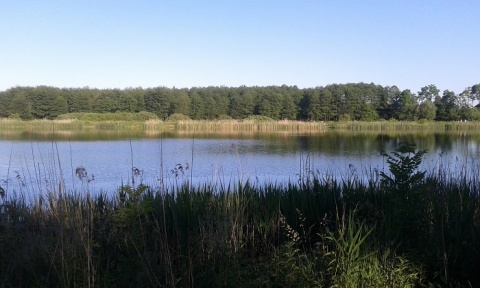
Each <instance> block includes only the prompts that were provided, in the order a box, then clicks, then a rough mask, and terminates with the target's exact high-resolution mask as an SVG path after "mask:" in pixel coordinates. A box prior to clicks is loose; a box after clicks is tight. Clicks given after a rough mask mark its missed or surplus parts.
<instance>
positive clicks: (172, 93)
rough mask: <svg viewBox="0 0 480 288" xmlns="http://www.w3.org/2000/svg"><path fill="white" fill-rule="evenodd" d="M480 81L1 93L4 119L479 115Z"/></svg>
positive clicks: (444, 118) (28, 89) (369, 118)
mask: <svg viewBox="0 0 480 288" xmlns="http://www.w3.org/2000/svg"><path fill="white" fill-rule="evenodd" d="M477 86H478V85H474V86H472V87H471V88H470V87H469V88H466V89H465V90H464V92H462V93H461V94H459V95H456V94H455V93H453V92H451V91H448V90H445V91H444V93H443V96H440V95H439V93H438V92H439V91H438V89H437V88H436V87H435V86H434V85H430V86H425V87H423V88H422V90H421V91H420V92H418V93H419V94H418V96H417V95H415V94H414V93H412V92H411V91H410V90H408V89H407V90H403V91H400V89H398V87H396V86H391V87H389V86H386V87H382V86H380V85H375V84H373V83H370V84H367V83H348V84H332V85H327V86H325V87H315V88H305V89H299V88H298V87H296V86H287V85H282V86H266V87H257V86H254V87H245V86H241V87H206V88H202V87H193V88H190V89H187V88H182V89H177V88H167V87H155V88H148V89H143V88H126V89H124V90H120V89H103V90H100V89H91V88H88V87H86V88H69V89H59V88H54V87H47V86H38V87H15V88H11V89H8V90H6V91H3V92H2V91H0V103H2V105H1V106H0V117H20V118H22V119H32V118H35V119H43V118H48V119H53V118H55V117H57V116H58V115H60V114H64V113H79V112H81V113H91V112H95V113H115V112H128V113H135V112H140V111H148V112H152V113H155V114H156V115H157V116H158V117H159V118H160V119H162V120H163V119H166V118H167V117H169V116H170V115H172V114H176V113H180V114H183V115H188V116H189V117H191V118H192V119H195V120H197V119H198V120H202V119H208V120H212V119H219V118H220V117H225V116H229V117H232V118H234V119H244V118H247V117H249V116H252V115H258V116H265V117H269V118H271V119H274V120H282V119H289V120H309V121H339V120H341V121H349V120H354V121H357V120H358V121H373V120H377V119H380V120H381V119H384V120H390V119H396V120H402V121H411V120H416V119H427V120H432V119H436V120H442V121H452V120H477V119H479V118H480V116H479V115H480V114H479V112H478V110H477V108H476V107H472V105H473V104H474V100H475V99H477V98H478V95H479V93H478V90H479V89H477ZM433 103H434V105H433ZM434 106H435V107H434ZM12 115H13V116H12Z"/></svg>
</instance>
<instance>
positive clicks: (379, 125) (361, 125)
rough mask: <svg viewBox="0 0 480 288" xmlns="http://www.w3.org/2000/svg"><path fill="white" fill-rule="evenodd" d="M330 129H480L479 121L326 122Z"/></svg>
mask: <svg viewBox="0 0 480 288" xmlns="http://www.w3.org/2000/svg"><path fill="white" fill-rule="evenodd" d="M328 125H329V127H330V128H331V129H335V130H348V131H377V132H378V131H385V132H393V131H396V132H398V131H410V132H413V131H439V132H440V131H471V132H475V131H480V122H478V121H468V122H441V121H406V122H404V121H373V122H357V121H353V122H328Z"/></svg>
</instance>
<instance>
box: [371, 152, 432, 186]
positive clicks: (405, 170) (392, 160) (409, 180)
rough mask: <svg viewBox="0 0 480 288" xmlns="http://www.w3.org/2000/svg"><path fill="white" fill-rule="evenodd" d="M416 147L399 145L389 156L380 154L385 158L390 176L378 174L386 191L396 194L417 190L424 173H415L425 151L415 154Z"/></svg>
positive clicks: (383, 173) (382, 173)
mask: <svg viewBox="0 0 480 288" xmlns="http://www.w3.org/2000/svg"><path fill="white" fill-rule="evenodd" d="M415 150H416V145H414V144H409V143H401V144H400V146H399V147H398V148H397V149H396V150H395V151H394V152H392V153H391V154H387V153H386V152H381V154H382V155H383V156H384V157H386V158H387V159H386V161H387V164H388V166H389V169H390V173H391V175H388V174H387V173H385V172H384V171H382V172H381V173H380V176H381V177H382V180H381V182H382V184H383V185H384V187H385V188H386V189H390V190H393V191H396V192H403V193H407V192H408V191H409V190H411V189H415V188H417V186H418V185H420V184H421V183H422V182H423V180H424V177H425V173H426V171H423V172H420V171H417V169H418V166H420V163H421V162H422V157H423V155H424V154H425V153H427V150H422V151H418V152H416V151H415Z"/></svg>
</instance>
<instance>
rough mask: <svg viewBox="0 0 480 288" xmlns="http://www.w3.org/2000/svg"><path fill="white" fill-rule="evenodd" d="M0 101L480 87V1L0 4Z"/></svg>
mask: <svg viewBox="0 0 480 288" xmlns="http://www.w3.org/2000/svg"><path fill="white" fill-rule="evenodd" d="M0 39H1V42H0V91H3V90H6V89H8V88H10V87H14V86H37V85H49V86H55V87H85V86H89V87H95V88H121V89H123V88H126V87H143V88H147V87H157V86H166V87H173V86H175V87H187V88H190V87H195V86H196V87H206V86H240V85H246V86H267V85H282V84H286V85H297V86H298V87H300V88H307V87H316V86H325V85H328V84H333V83H351V82H355V83H356V82H367V83H370V82H373V83H375V84H379V85H383V86H391V85H397V86H398V87H399V88H400V89H402V90H403V89H411V90H412V92H418V91H419V90H420V88H421V87H422V86H426V85H428V84H435V85H437V87H438V88H439V89H440V90H442V91H443V90H445V89H449V90H453V91H455V92H456V93H460V92H462V91H463V89H464V88H465V87H468V86H471V85H473V84H477V83H480V52H478V51H480V1H478V0H465V1H463V0H456V1H449V0H445V1H443V0H442V1H439V0H423V1H413V0H404V1H390V0H378V1H373V0H372V1H369V0H365V1H363V0H357V1H341V0H340V1H327V0H325V1H323V0H318V1H302V0H299V1H262V0H257V1H133V0H131V1H120V0H115V1H106V0H95V1H90V0H82V1H73V0H62V1H53V0H43V1H40V0H38V1H29V0H21V1H18V0H0Z"/></svg>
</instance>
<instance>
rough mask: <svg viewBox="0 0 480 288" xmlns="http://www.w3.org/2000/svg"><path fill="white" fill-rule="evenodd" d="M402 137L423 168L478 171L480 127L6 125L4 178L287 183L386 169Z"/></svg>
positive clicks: (70, 182)
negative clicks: (237, 131) (277, 130)
mask: <svg viewBox="0 0 480 288" xmlns="http://www.w3.org/2000/svg"><path fill="white" fill-rule="evenodd" d="M400 142H410V143H416V144H417V146H418V148H419V149H428V154H427V155H426V157H425V160H424V162H423V164H422V169H427V170H430V171H434V170H435V169H438V168H439V167H440V166H441V165H443V167H448V169H450V171H451V173H452V175H454V176H455V174H458V173H461V169H460V168H466V169H467V172H468V173H470V175H472V176H476V175H474V173H476V171H478V170H477V169H476V167H477V166H478V164H477V161H478V157H479V156H480V146H479V144H480V135H478V134H475V135H471V134H465V133H463V134H462V133H448V134H447V133H443V134H433V133H422V134H420V133H415V134H397V135H387V134H373V133H356V134H355V133H346V132H325V133H322V134H316V135H286V134H267V135H262V134H249V135H234V136H232V135H230V136H211V135H210V136H209V135H198V134H197V135H195V137H193V136H191V135H190V136H188V135H187V136H180V135H173V134H170V135H148V134H145V133H144V132H134V133H127V132H123V133H119V132H112V131H109V132H101V131H97V132H95V133H84V132H82V133H69V134H57V135H52V134H32V133H17V134H6V133H0V186H2V187H4V188H8V191H7V192H9V193H10V195H12V194H13V193H14V191H15V193H25V194H36V193H38V192H39V191H40V192H47V191H51V190H53V189H56V188H58V183H59V182H60V180H61V179H64V182H65V186H66V188H67V190H75V191H79V192H85V191H90V192H92V193H93V192H99V191H106V192H108V193H113V192H114V191H115V190H116V188H117V187H118V186H120V185H122V183H123V184H131V183H132V179H133V180H134V181H135V184H136V185H137V184H139V183H141V182H143V183H145V184H147V185H152V186H156V185H160V183H161V179H163V183H166V184H175V183H178V182H182V181H186V180H191V181H192V183H194V184H199V183H205V182H207V183H210V184H217V185H220V184H228V183H230V182H231V181H239V180H240V181H246V180H250V181H252V182H258V183H265V182H270V183H282V184H283V183H287V182H288V181H292V182H296V181H298V179H299V177H301V176H302V175H305V171H307V170H308V171H313V172H314V173H318V175H320V176H321V177H323V176H324V175H331V176H333V177H339V178H343V179H345V178H349V177H353V176H356V177H359V178H362V179H366V178H367V177H370V176H371V175H372V173H374V171H375V170H377V171H381V170H383V169H387V167H386V165H385V162H384V160H385V159H383V157H382V156H381V155H380V151H387V152H390V151H393V150H394V149H395V148H396V147H397V145H398V143H400ZM132 167H133V168H134V169H133V170H132ZM77 168H79V169H80V170H78V169H77ZM82 169H84V170H82ZM77 171H78V173H80V174H82V175H83V178H82V179H80V178H79V177H78V176H79V175H77V173H76V172H77ZM134 172H135V173H134ZM7 184H8V185H7Z"/></svg>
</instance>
